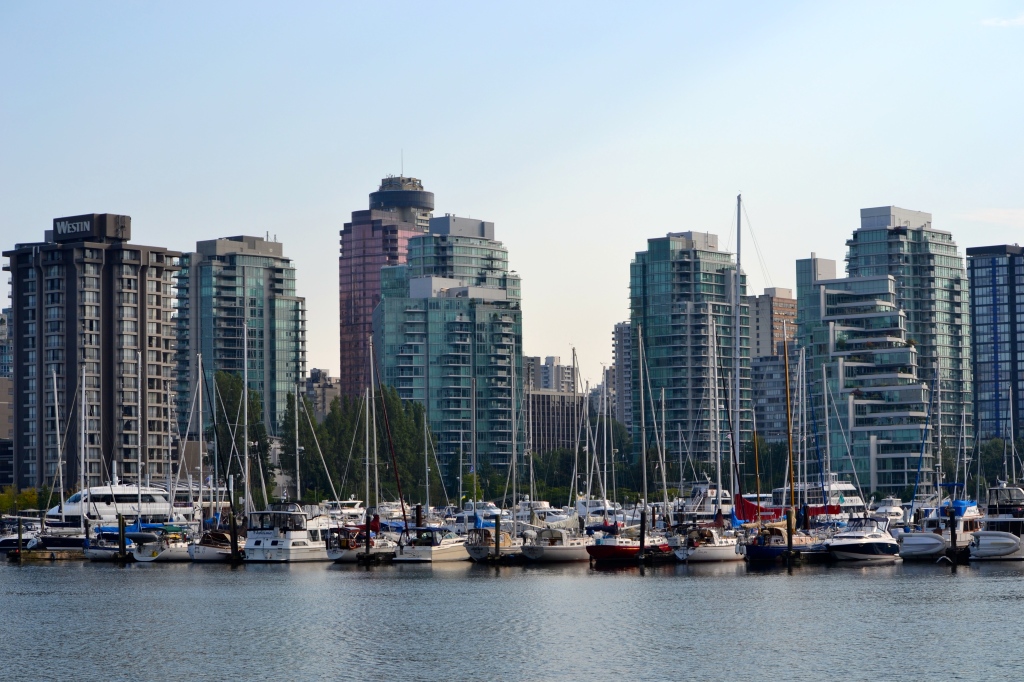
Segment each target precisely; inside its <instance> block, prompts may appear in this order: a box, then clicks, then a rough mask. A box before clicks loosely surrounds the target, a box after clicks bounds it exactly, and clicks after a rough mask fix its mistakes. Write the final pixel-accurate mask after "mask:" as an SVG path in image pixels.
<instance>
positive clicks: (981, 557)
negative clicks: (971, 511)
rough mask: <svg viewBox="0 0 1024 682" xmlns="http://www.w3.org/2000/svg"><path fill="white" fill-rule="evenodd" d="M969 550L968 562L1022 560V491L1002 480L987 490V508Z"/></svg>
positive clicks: (1023, 551)
mask: <svg viewBox="0 0 1024 682" xmlns="http://www.w3.org/2000/svg"><path fill="white" fill-rule="evenodd" d="M980 521H981V526H982V528H981V530H979V531H975V533H974V537H973V538H972V539H971V542H970V544H969V545H968V547H969V548H970V553H971V561H993V560H996V561H1021V560H1024V543H1022V542H1021V536H1022V535H1024V490H1021V489H1020V488H1018V487H1016V486H1013V487H1009V486H1007V485H1006V482H1005V481H1000V482H999V485H998V486H996V487H992V488H989V489H988V505H987V506H986V508H985V516H983V517H982V518H981V520H980Z"/></svg>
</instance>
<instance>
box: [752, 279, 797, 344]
mask: <svg viewBox="0 0 1024 682" xmlns="http://www.w3.org/2000/svg"><path fill="white" fill-rule="evenodd" d="M750 303H751V306H750V311H751V317H752V318H753V319H752V320H751V324H752V325H753V329H752V330H751V336H752V339H751V342H752V349H753V351H754V357H755V358H760V357H764V356H765V355H782V342H783V339H785V340H788V341H789V344H790V345H791V346H792V345H795V344H794V339H795V338H796V299H795V298H793V290H792V289H782V288H779V287H771V288H768V289H765V290H764V293H763V294H761V295H760V296H754V297H753V298H752V299H751V302H750Z"/></svg>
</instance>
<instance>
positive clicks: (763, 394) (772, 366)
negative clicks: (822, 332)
mask: <svg viewBox="0 0 1024 682" xmlns="http://www.w3.org/2000/svg"><path fill="white" fill-rule="evenodd" d="M798 355H799V351H798V349H797V348H796V347H795V345H794V346H791V347H790V349H789V356H790V364H789V373H790V383H791V388H793V387H795V386H796V384H795V381H796V377H797V373H798V367H799V366H798V364H797V357H798ZM782 358H783V355H782V353H779V354H778V355H762V356H760V357H757V358H753V361H752V362H751V369H750V376H751V384H752V385H753V387H754V420H755V422H756V424H757V436H758V438H761V439H763V440H764V441H765V442H766V443H785V442H786V440H787V438H788V436H789V432H788V431H787V430H786V365H785V363H784V362H783V359H782ZM793 421H794V422H796V421H797V420H793Z"/></svg>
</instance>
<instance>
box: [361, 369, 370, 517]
mask: <svg viewBox="0 0 1024 682" xmlns="http://www.w3.org/2000/svg"><path fill="white" fill-rule="evenodd" d="M363 400H364V403H365V404H364V406H363V409H364V411H365V412H366V416H365V417H364V418H363V423H364V424H365V426H364V428H363V431H365V433H364V434H363V439H364V441H365V442H364V444H363V460H364V463H365V465H366V476H365V481H364V483H366V501H365V502H364V503H363V509H365V510H366V511H365V512H364V513H365V515H366V517H367V518H366V522H367V523H369V522H370V518H369V516H370V387H369V386H367V387H366V389H365V390H364V391H363Z"/></svg>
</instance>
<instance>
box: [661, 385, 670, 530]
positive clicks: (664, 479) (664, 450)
mask: <svg viewBox="0 0 1024 682" xmlns="http://www.w3.org/2000/svg"><path fill="white" fill-rule="evenodd" d="M660 449H661V498H662V499H661V501H662V503H663V504H664V506H663V507H662V508H661V515H662V521H664V522H665V528H668V521H667V519H668V441H666V440H665V387H664V386H662V387H661V448H660Z"/></svg>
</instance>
